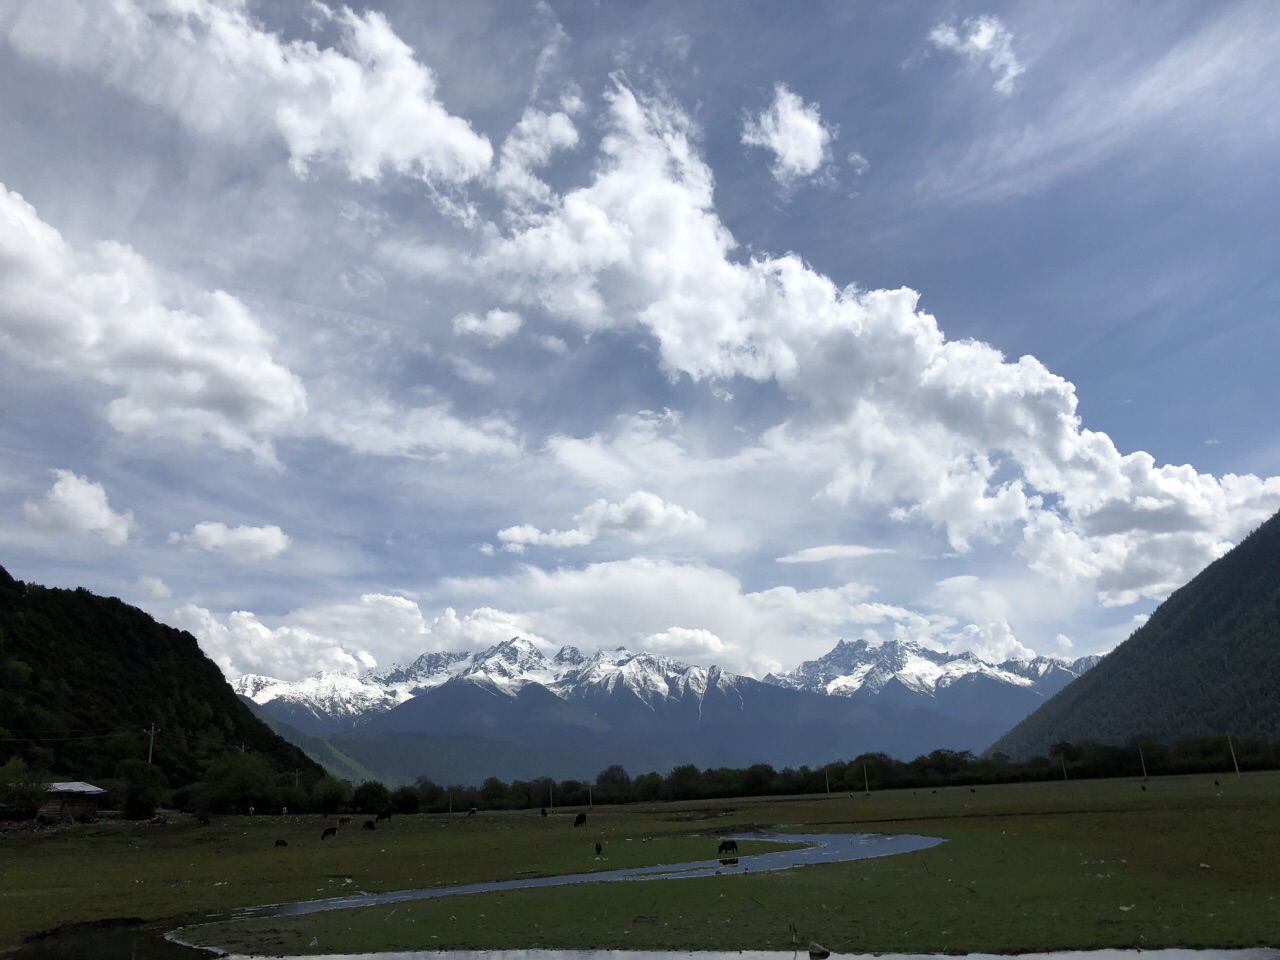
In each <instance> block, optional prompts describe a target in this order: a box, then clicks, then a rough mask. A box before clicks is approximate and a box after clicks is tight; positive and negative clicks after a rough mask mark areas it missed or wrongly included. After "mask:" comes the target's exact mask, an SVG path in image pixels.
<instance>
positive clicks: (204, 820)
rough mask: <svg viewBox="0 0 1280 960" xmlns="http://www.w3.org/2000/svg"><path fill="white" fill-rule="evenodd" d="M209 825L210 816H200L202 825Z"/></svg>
mask: <svg viewBox="0 0 1280 960" xmlns="http://www.w3.org/2000/svg"><path fill="white" fill-rule="evenodd" d="M208 825H209V818H208V817H201V818H200V826H202V827H207V826H208Z"/></svg>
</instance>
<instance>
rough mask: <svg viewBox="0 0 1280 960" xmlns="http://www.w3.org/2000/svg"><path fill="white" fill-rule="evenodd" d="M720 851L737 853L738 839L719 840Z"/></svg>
mask: <svg viewBox="0 0 1280 960" xmlns="http://www.w3.org/2000/svg"><path fill="white" fill-rule="evenodd" d="M720 852H721V853H737V852H738V841H737V840H721V841H720Z"/></svg>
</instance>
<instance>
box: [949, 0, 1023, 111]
mask: <svg viewBox="0 0 1280 960" xmlns="http://www.w3.org/2000/svg"><path fill="white" fill-rule="evenodd" d="M929 42H930V43H932V44H933V45H934V46H935V47H937V48H938V49H939V50H951V51H953V52H955V53H958V54H960V56H962V57H964V58H965V59H966V60H968V61H969V62H970V63H971V64H975V65H978V66H984V67H986V68H987V69H988V70H990V71H991V72H992V73H994V74H995V75H996V82H995V83H994V84H993V85H992V86H993V89H995V91H996V92H997V93H1002V94H1004V95H1005V96H1008V95H1009V94H1011V93H1013V84H1014V81H1015V80H1017V79H1018V77H1020V76H1022V74H1024V73H1025V72H1026V69H1027V68H1026V67H1025V66H1023V65H1022V64H1021V63H1020V62H1019V61H1018V58H1017V57H1016V56H1014V53H1013V33H1012V31H1010V30H1009V28H1008V27H1006V26H1005V25H1004V23H1003V22H1002V21H1001V20H1000V18H999V17H994V16H990V15H987V14H984V15H983V16H980V17H971V18H969V19H967V20H965V21H964V22H963V23H961V24H960V26H959V28H957V27H956V25H955V24H954V23H939V24H937V25H936V26H934V28H933V29H932V30H930V31H929Z"/></svg>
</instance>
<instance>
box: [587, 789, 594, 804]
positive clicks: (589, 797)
mask: <svg viewBox="0 0 1280 960" xmlns="http://www.w3.org/2000/svg"><path fill="white" fill-rule="evenodd" d="M593 806H594V804H593V803H592V802H591V784H589V783H588V784H587V809H588V810H590V809H591V808H592V807H593Z"/></svg>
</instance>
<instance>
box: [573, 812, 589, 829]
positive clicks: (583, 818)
mask: <svg viewBox="0 0 1280 960" xmlns="http://www.w3.org/2000/svg"><path fill="white" fill-rule="evenodd" d="M586 822H587V815H586V814H585V813H580V814H578V815H577V816H576V817H574V818H573V825H574V826H575V827H580V826H582V825H583V824H584V823H586Z"/></svg>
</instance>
